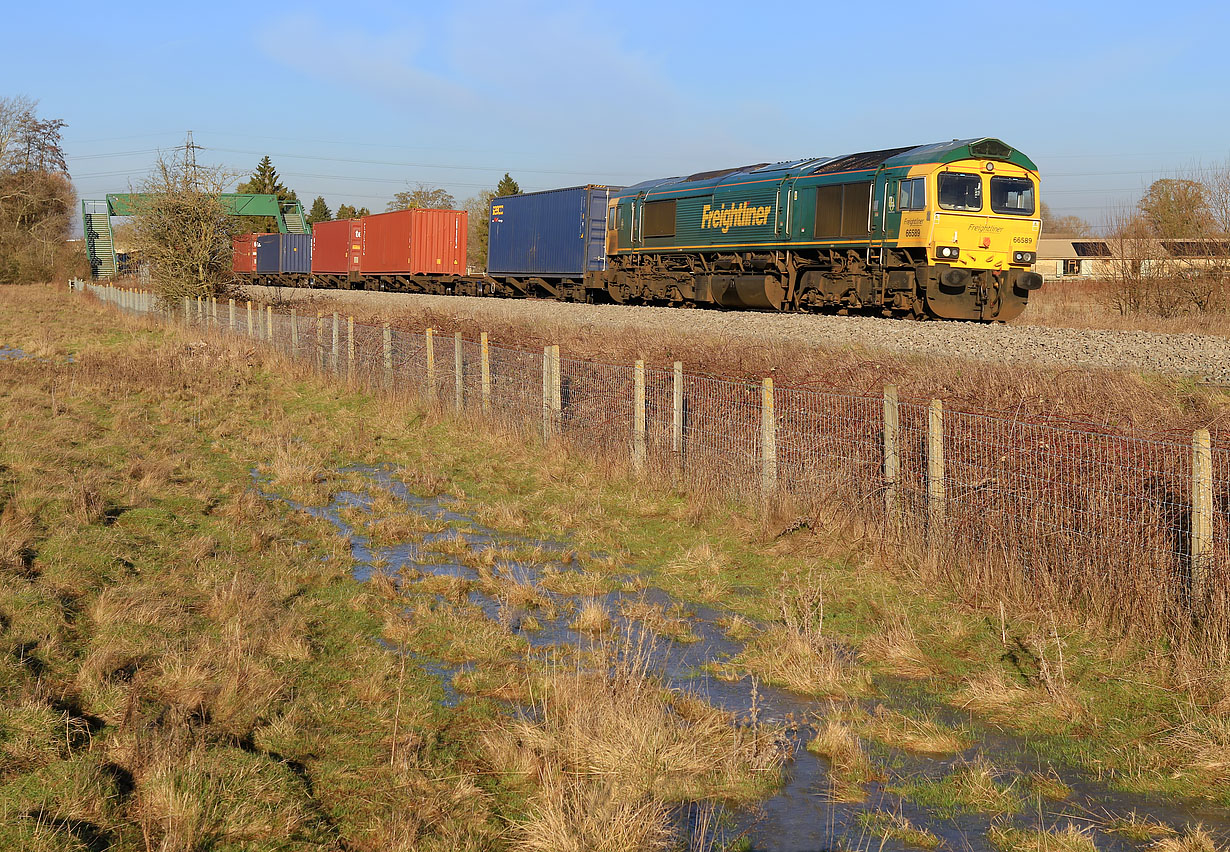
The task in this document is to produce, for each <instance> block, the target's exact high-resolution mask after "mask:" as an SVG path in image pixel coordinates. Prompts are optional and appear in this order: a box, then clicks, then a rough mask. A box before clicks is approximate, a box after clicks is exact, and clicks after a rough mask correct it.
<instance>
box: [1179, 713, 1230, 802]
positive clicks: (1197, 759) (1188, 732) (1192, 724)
mask: <svg viewBox="0 0 1230 852" xmlns="http://www.w3.org/2000/svg"><path fill="white" fill-rule="evenodd" d="M1164 745H1165V747H1166V751H1167V754H1169V755H1171V756H1172V757H1171V761H1170V763H1171V765H1172V771H1176V772H1182V773H1190V774H1192V775H1194V776H1195V777H1196V778H1197V779H1198V780H1199V781H1200V783H1201V785H1203V786H1205V787H1207V788H1209V789H1218V788H1224V786H1225V785H1226V784H1230V717H1227V716H1225V715H1220V716H1218V715H1211V714H1199V715H1197V716H1195V718H1192V719H1191V720H1190V721H1188V722H1186V723H1185V724H1184V725H1183V726H1182V727H1181V728H1179V729H1178V730H1177V731H1175V732H1174V733H1172V734H1171V735H1170V736H1168V737H1166V739H1165V741H1164Z"/></svg>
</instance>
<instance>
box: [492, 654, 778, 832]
mask: <svg viewBox="0 0 1230 852" xmlns="http://www.w3.org/2000/svg"><path fill="white" fill-rule="evenodd" d="M649 649H650V646H649V644H648V643H647V642H645V641H644V640H643V639H642V640H639V641H638V640H623V641H622V642H621V643H620V644H618V645H616V644H613V643H603V644H601V645H599V646H597V647H596V648H595V649H594V650H593V652H592V655H591V656H590V657H589V659H588V660H587V661H586V662H585V664H584V665H580V666H577V667H575V668H573V669H571V670H562V669H558V668H557V669H554V670H551V671H548V672H546V673H544V675H543V682H542V685H541V687H540V688H539V689H538V690H537V691H536V694H535V696H534V702H533V711H532V712H531V713H529V714H527V715H526V716H525V717H523V718H521V719H518V720H515V721H513V722H510V723H508V724H507V725H506V726H505V727H504V728H503V729H501V730H499V731H497V732H495V733H492V734H491V735H489V736H488V737H487V738H486V744H487V749H488V753H489V755H490V759H491V761H492V763H493V764H494V766H495V767H496V768H498V769H499V770H500V771H502V772H504V773H505V774H507V775H508V776H510V778H511V779H520V783H528V784H529V786H530V788H531V790H532V794H531V808H530V814H529V815H528V816H527V818H526V819H524V820H522V821H519V822H518V823H517V824H516V826H515V832H516V837H517V839H518V844H519V845H522V846H523V848H527V849H540V848H541V849H545V848H553V849H588V848H640V847H637V846H635V845H634V846H632V847H623V846H611V845H609V844H608V843H605V842H597V844H596V845H585V844H586V843H594V842H595V839H596V838H601V837H603V836H604V828H603V826H604V825H607V824H609V827H608V829H607V832H608V833H610V834H613V835H617V836H623V833H624V832H631V831H634V830H636V826H638V825H640V826H641V828H640V829H639V831H641V832H645V831H646V830H647V829H648V831H647V833H644V834H630V835H628V836H630V837H633V838H635V839H636V842H637V843H648V844H650V848H659V846H658V845H657V844H661V843H663V842H665V841H666V839H667V838H668V834H667V832H666V826H665V823H664V822H662V821H661V818H660V815H661V814H662V813H664V806H665V805H666V804H668V803H671V802H679V801H688V800H699V799H702V798H708V797H718V798H726V799H734V800H739V801H746V800H749V799H754V798H756V797H758V796H759V795H763V792H764V791H765V789H766V786H772V785H774V784H775V783H776V781H777V778H778V769H779V767H780V764H781V760H782V756H783V755H782V752H781V749H780V746H779V745H778V741H777V732H775V731H773V730H770V729H764V728H761V729H751V728H746V727H740V726H738V725H736V724H735V720H734V718H733V717H732V716H731V715H730V714H728V713H725V712H723V711H721V710H718V709H717V708H715V707H713V706H712V705H710V704H708V703H707V702H705V701H703V700H701V699H700V698H697V697H695V696H684V695H680V694H677V693H671V692H669V691H667V690H665V689H664V688H663V686H662V683H661V681H660V679H659V677H658V676H657V675H656V674H654V673H653V671H652V663H651V659H650V650H649ZM587 806H588V807H587ZM552 844H554V845H552Z"/></svg>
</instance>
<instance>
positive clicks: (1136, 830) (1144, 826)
mask: <svg viewBox="0 0 1230 852" xmlns="http://www.w3.org/2000/svg"><path fill="white" fill-rule="evenodd" d="M1102 827H1103V828H1104V829H1105V830H1106V831H1111V832H1114V833H1115V834H1122V835H1123V836H1125V837H1127V838H1129V839H1131V840H1137V841H1145V840H1155V839H1156V838H1159V837H1168V836H1170V835H1172V834H1174V833H1175V830H1174V829H1173V828H1171V827H1170V826H1168V825H1166V824H1165V823H1161V822H1158V821H1157V820H1155V819H1152V818H1150V817H1147V816H1142V815H1141V814H1139V813H1137V812H1136V811H1135V810H1132V811H1129V812H1128V813H1126V814H1124V815H1122V816H1114V817H1109V818H1108V819H1107V820H1106V821H1105V822H1104V823H1103V824H1102Z"/></svg>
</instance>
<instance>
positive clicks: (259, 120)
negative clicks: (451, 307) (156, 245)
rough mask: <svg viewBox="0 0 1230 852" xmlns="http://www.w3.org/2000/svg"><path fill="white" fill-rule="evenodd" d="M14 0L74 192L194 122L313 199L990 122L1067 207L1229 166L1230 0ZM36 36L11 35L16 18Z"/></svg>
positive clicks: (691, 164)
mask: <svg viewBox="0 0 1230 852" xmlns="http://www.w3.org/2000/svg"><path fill="white" fill-rule="evenodd" d="M51 8H53V7H51V6H47V5H39V4H19V5H17V6H16V7H15V8H12V9H9V10H8V11H7V12H6V13H5V16H6V19H7V20H6V30H7V31H8V33H9V36H10V37H9V38H6V40H5V41H6V49H5V50H4V51H3V52H0V80H3V85H0V94H3V95H19V94H20V95H27V96H29V97H31V98H35V99H37V100H39V102H40V112H41V114H42V115H44V116H48V117H60V118H63V119H65V120H66V121H67V122H68V125H69V126H68V128H67V129H66V131H65V134H64V141H65V148H66V150H67V152H68V154H69V164H70V167H71V169H72V172H73V176H74V179H75V181H76V184H77V187H78V191H79V192H80V193H81V195H82V196H83V197H87V198H94V197H102V195H103V194H105V193H107V192H116V191H123V190H124V189H126V188H127V187H128V186H129V184H130V182H131V183H134V184H135V183H139V181H140V180H141V179H142V176H143V175H144V173H145V172H146V170H147V169H148V168H149V166H150V164H151V162H152V160H153V159H154V156H155V153H154V152H155V151H156V149H160V148H161V149H169V148H171V147H173V146H175V145H179V144H182V143H183V138H184V133H185V131H186V130H189V129H191V130H192V131H194V135H195V140H196V142H197V144H199V145H202V146H204V147H205V149H206V150H205V151H204V152H202V154H201V155H200V156H201V158H202V159H203V160H205V161H208V162H212V163H216V164H223V165H226V166H228V167H233V168H234V169H235V170H236V171H243V172H248V171H250V170H251V168H252V167H253V166H254V165H255V163H256V161H257V160H258V159H259V158H260V156H261V155H262V154H264V153H269V154H270V155H271V156H272V157H273V160H274V164H275V165H276V166H277V167H278V169H279V171H280V172H281V173H282V175H283V176H284V178H285V182H286V183H287V185H289V186H290V187H292V188H293V189H295V190H296V191H297V192H298V194H299V197H300V198H301V199H302V200H303V201H304V202H305V203H309V202H310V201H311V200H312V198H313V197H315V196H316V195H318V194H319V195H324V196H325V198H326V199H327V200H328V202H329V204H330V206H331V207H333V208H334V209H336V207H337V205H338V204H339V203H343V202H349V203H354V204H358V205H366V206H368V207H370V208H372V209H373V210H380V209H383V208H384V204H385V202H386V201H387V200H388V199H389V198H390V197H391V195H392V194H393V193H394V192H396V191H397V190H399V189H401V188H404V186H405V185H406V183H407V182H410V183H415V182H418V181H424V182H427V183H432V184H439V185H443V186H445V187H446V188H448V189H449V190H450V191H451V192H452V193H453V194H454V195H455V196H456V197H457V199H458V201H461V200H462V199H464V198H465V197H467V196H470V195H473V194H475V193H477V192H478V191H479V190H481V189H482V188H484V187H489V186H492V185H494V184H495V182H496V181H497V180H498V179H499V177H500V176H501V175H502V174H503V173H504V171H506V170H507V171H509V172H511V173H512V174H513V176H514V177H516V178H517V179H518V180H519V181H520V182H521V185H522V187H523V188H524V189H545V188H548V187H553V186H568V185H573V184H578V183H586V182H595V183H599V182H606V183H613V184H629V183H634V182H636V181H638V180H642V179H645V178H650V177H660V176H665V175H671V174H680V173H688V172H693V171H701V170H705V169H711V168H717V167H722V166H727V165H736V164H741V163H748V162H763V161H773V160H781V159H787V158H795V157H800V156H814V155H831V154H838V153H843V152H850V151H859V150H868V149H875V148H883V147H895V146H899V145H908V144H915V143H917V144H923V143H928V142H935V141H939V140H944V139H951V138H964V137H973V136H984V135H986V136H998V137H1000V138H1002V139H1004V140H1005V141H1007V142H1008V143H1009V144H1011V145H1014V146H1015V147H1017V148H1019V149H1021V150H1022V151H1024V152H1025V153H1027V154H1029V155H1030V156H1031V157H1033V158H1034V159H1035V160H1036V161H1037V162H1038V163H1039V165H1040V167H1041V169H1042V173H1043V198H1044V199H1045V200H1047V201H1048V203H1049V204H1050V205H1051V206H1052V208H1054V209H1055V210H1056V211H1058V212H1070V213H1076V214H1078V215H1081V216H1084V217H1085V218H1087V219H1089V220H1090V221H1093V222H1095V223H1096V222H1099V221H1101V220H1102V217H1103V212H1104V211H1105V210H1107V209H1108V208H1114V207H1122V206H1124V205H1130V204H1132V203H1134V202H1135V200H1136V198H1138V197H1139V195H1140V193H1141V191H1142V190H1143V189H1144V188H1145V187H1147V186H1148V184H1149V182H1150V181H1151V180H1153V179H1155V178H1158V177H1165V176H1168V175H1172V174H1174V173H1175V172H1176V171H1182V170H1187V169H1191V168H1193V167H1196V166H1198V165H1205V166H1209V165H1215V164H1217V165H1220V164H1225V163H1227V162H1228V161H1230V88H1228V81H1230V74H1228V73H1227V72H1230V11H1227V7H1226V6H1225V5H1223V4H1221V3H1184V2H1176V3H1171V4H1169V5H1166V6H1164V7H1163V6H1159V5H1155V4H1149V5H1148V6H1145V5H1143V4H1140V5H1138V4H1134V3H1131V2H1117V3H1088V4H1084V5H1078V4H1071V3H1050V2H1042V3H1012V4H1009V3H986V2H980V3H963V2H949V3H944V4H935V3H910V4H905V3H892V2H886V3H876V4H871V3H864V4H858V3H844V4H840V5H837V4H832V5H830V4H824V3H787V2H770V1H768V0H760V2H746V0H745V2H738V3H735V2H727V1H726V0H714V2H709V3H667V2H661V0H658V2H651V0H620V2H617V3H615V2H605V3H588V2H578V3H560V4H556V3H539V2H485V1H484V2H471V0H458V2H452V3H417V2H409V3H404V4H384V3H374V2H333V3H312V2H306V3H305V2H300V3H293V4H286V3H279V4H265V3H246V4H245V3H232V2H225V0H224V1H223V2H215V3H211V4H175V3H165V2H164V3H158V4H149V5H146V4H125V3H122V2H112V3H88V4H87V3H78V2H67V3H62V4H56V5H55V6H54V8H55V13H54V18H52V17H50V16H49V11H48V10H49V9H51ZM14 34H16V35H17V36H18V37H16V38H14V37H13V35H14Z"/></svg>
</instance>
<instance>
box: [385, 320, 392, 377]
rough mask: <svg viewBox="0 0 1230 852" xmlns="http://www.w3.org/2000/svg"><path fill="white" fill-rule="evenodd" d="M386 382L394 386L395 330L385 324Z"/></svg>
mask: <svg viewBox="0 0 1230 852" xmlns="http://www.w3.org/2000/svg"><path fill="white" fill-rule="evenodd" d="M384 384H385V387H389V388H391V387H393V330H392V329H391V328H389V324H388V323H387V322H386V323H385V324H384Z"/></svg>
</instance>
